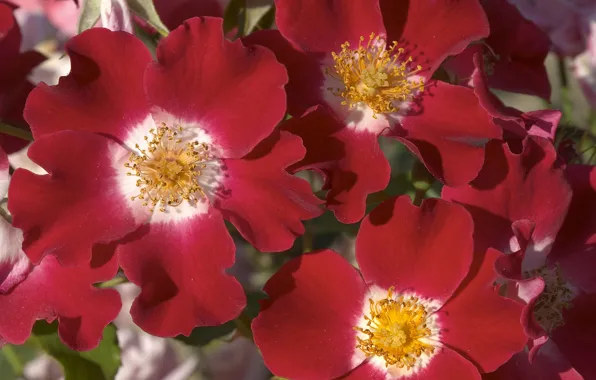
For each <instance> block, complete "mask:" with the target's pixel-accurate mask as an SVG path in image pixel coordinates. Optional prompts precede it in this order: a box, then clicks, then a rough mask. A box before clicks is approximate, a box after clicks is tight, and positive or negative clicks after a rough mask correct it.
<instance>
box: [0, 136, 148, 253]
mask: <svg viewBox="0 0 596 380" xmlns="http://www.w3.org/2000/svg"><path fill="white" fill-rule="evenodd" d="M123 152H124V153H123ZM125 152H126V151H124V149H123V148H122V147H121V146H120V145H118V144H117V143H115V142H113V141H112V140H111V139H108V138H106V137H103V136H99V135H95V134H91V133H85V132H78V131H62V132H57V133H53V134H50V135H46V136H43V137H41V138H39V139H36V140H35V142H34V143H33V144H32V145H31V147H30V148H29V157H30V158H31V159H32V160H33V161H34V162H35V163H37V164H38V165H41V166H42V167H43V168H44V169H45V170H46V171H47V172H48V173H50V174H48V175H43V176H39V175H35V174H33V173H31V172H29V171H27V170H25V169H18V170H17V171H16V172H15V173H14V175H13V176H12V182H11V186H10V189H9V202H8V208H9V210H10V212H11V213H12V215H13V225H14V226H15V227H17V228H20V229H22V230H23V232H24V235H25V241H24V243H23V250H24V251H25V253H26V254H27V256H29V258H30V259H31V260H32V261H33V262H34V263H38V262H40V261H41V259H42V257H43V256H44V255H46V254H48V253H51V254H53V255H56V256H57V257H58V259H59V260H60V262H61V263H62V264H64V265H74V264H82V263H84V262H88V261H89V259H90V257H91V248H92V246H93V245H94V244H96V243H101V242H110V241H113V240H115V239H119V238H121V237H122V236H124V235H126V234H127V233H129V232H131V231H132V230H133V229H135V228H136V226H137V223H136V222H135V220H134V217H133V215H132V213H131V210H130V209H129V208H128V205H127V203H126V202H127V199H126V197H125V195H123V194H121V193H120V191H119V187H118V183H117V182H116V175H117V173H116V170H115V169H114V167H113V166H112V164H113V162H112V157H113V155H115V154H126V153H125ZM124 157H126V156H124Z"/></svg>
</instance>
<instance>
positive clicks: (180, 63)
mask: <svg viewBox="0 0 596 380" xmlns="http://www.w3.org/2000/svg"><path fill="white" fill-rule="evenodd" d="M157 59H158V62H157V63H153V64H151V65H149V67H148V69H147V72H146V74H145V88H146V92H147V97H148V99H149V100H150V102H151V104H152V105H153V106H157V107H159V108H161V109H163V110H165V111H166V112H168V113H170V114H172V115H176V116H177V117H178V118H180V119H182V120H184V121H187V122H192V123H194V124H196V125H198V126H199V127H200V128H201V129H202V130H203V131H204V132H205V133H206V134H207V135H208V136H209V137H210V138H211V139H212V141H213V145H214V146H215V147H216V148H217V150H218V151H219V152H220V157H222V158H240V157H242V156H244V155H246V154H248V153H249V152H250V151H251V150H252V149H253V148H254V147H255V146H256V145H257V144H258V143H259V142H260V141H261V140H263V139H264V138H265V137H267V136H269V134H271V132H272V131H273V129H274V128H275V126H276V125H277V123H278V122H279V121H281V119H282V118H283V116H284V114H285V104H286V97H285V92H284V85H285V84H286V83H287V80H288V78H287V73H286V71H285V69H284V67H283V66H282V65H280V64H279V63H278V62H277V60H276V59H275V56H274V55H273V54H272V53H271V52H270V51H269V50H267V49H264V48H263V47H259V46H252V47H250V48H246V47H244V46H243V45H242V43H241V42H240V41H235V42H228V41H225V40H224V36H223V33H222V20H221V19H216V18H209V17H206V18H194V19H192V20H189V21H186V22H185V23H184V24H183V25H182V26H181V27H179V28H177V29H176V30H174V31H173V32H171V33H170V35H169V36H168V38H167V39H164V40H162V41H161V42H160V44H159V46H158V48H157ZM197 70H198V71H199V72H200V75H197Z"/></svg>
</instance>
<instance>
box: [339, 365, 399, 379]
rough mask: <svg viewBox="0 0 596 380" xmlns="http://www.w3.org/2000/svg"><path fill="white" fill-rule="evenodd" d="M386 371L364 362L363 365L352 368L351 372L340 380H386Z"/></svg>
mask: <svg viewBox="0 0 596 380" xmlns="http://www.w3.org/2000/svg"><path fill="white" fill-rule="evenodd" d="M386 379H387V371H386V370H384V369H383V370H381V369H380V368H377V367H375V366H374V365H373V364H372V363H371V362H370V361H368V360H365V361H364V363H362V364H360V365H359V366H358V367H356V368H354V369H353V370H352V372H350V373H348V374H347V375H345V376H342V377H341V378H340V380H386Z"/></svg>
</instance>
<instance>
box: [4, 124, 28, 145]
mask: <svg viewBox="0 0 596 380" xmlns="http://www.w3.org/2000/svg"><path fill="white" fill-rule="evenodd" d="M0 133H3V134H5V135H9V136H14V137H18V138H20V139H23V140H28V141H33V135H32V134H31V132H30V131H27V130H25V129H21V128H17V127H13V126H12V125H8V124H6V123H2V122H0Z"/></svg>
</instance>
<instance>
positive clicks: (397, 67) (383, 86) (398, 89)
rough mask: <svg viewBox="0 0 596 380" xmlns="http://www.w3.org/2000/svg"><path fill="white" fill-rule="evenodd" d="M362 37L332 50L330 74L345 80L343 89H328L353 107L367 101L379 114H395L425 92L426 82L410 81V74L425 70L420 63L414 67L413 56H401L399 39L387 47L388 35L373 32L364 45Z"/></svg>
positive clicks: (401, 49)
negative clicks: (352, 43)
mask: <svg viewBox="0 0 596 380" xmlns="http://www.w3.org/2000/svg"><path fill="white" fill-rule="evenodd" d="M364 40H365V38H364V37H360V41H359V43H358V47H357V48H355V49H354V48H352V47H351V46H350V43H349V42H345V43H343V44H342V45H341V51H340V52H339V53H332V57H333V61H334V65H333V68H328V69H327V70H326V72H327V74H328V75H330V76H332V77H334V78H336V79H338V80H340V81H341V82H343V85H344V86H343V88H328V90H329V91H331V93H333V94H334V95H336V96H339V97H341V98H343V100H342V102H341V104H342V105H345V106H348V107H350V108H354V107H356V106H357V105H359V104H362V103H364V104H366V105H368V106H369V107H370V108H371V109H372V110H373V113H374V114H373V115H374V117H375V118H376V115H377V114H386V113H393V112H397V111H398V110H399V108H398V107H399V104H401V103H402V102H407V101H410V100H412V99H413V98H414V97H415V96H416V95H417V94H418V93H419V92H422V91H424V81H423V80H422V79H420V80H411V78H410V76H412V75H414V74H416V73H417V72H418V71H420V70H422V66H420V65H418V66H416V67H415V68H413V69H412V68H411V67H410V66H411V62H412V57H411V56H410V57H408V58H407V59H402V55H403V53H404V49H403V48H398V46H397V41H394V42H393V43H392V44H391V45H390V46H387V41H386V40H385V38H383V37H381V36H378V35H375V34H374V33H371V35H370V36H369V40H368V43H366V45H364Z"/></svg>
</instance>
